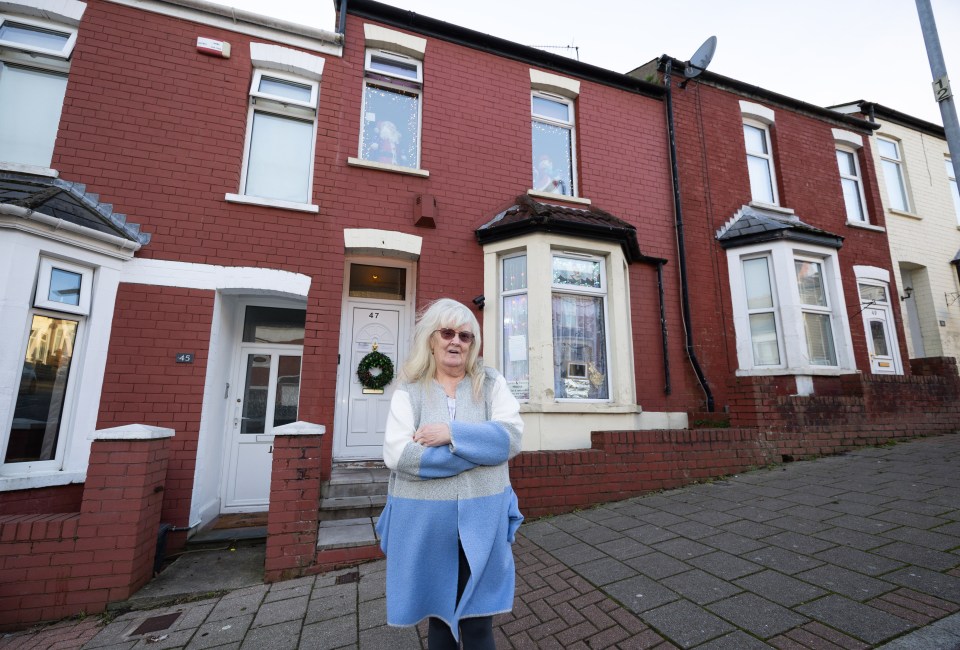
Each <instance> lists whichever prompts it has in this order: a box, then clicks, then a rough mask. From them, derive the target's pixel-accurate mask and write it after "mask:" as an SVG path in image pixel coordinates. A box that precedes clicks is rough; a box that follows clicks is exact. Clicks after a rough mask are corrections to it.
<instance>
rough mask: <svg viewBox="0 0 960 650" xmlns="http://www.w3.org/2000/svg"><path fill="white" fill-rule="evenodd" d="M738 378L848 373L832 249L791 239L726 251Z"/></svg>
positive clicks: (848, 348)
mask: <svg viewBox="0 0 960 650" xmlns="http://www.w3.org/2000/svg"><path fill="white" fill-rule="evenodd" d="M727 260H728V264H729V269H730V280H731V282H730V287H731V291H732V293H733V295H732V303H731V304H732V308H733V313H734V326H735V329H736V335H737V357H738V360H739V365H740V370H739V371H738V372H739V374H838V373H840V372H847V371H852V370H853V369H855V363H854V359H853V347H852V340H851V337H850V328H849V323H848V321H847V315H846V311H845V310H844V309H843V305H844V304H845V303H844V300H843V287H842V285H841V282H840V277H839V266H838V261H837V254H836V251H835V250H832V249H829V248H825V247H820V246H814V245H808V244H798V243H797V242H790V241H781V242H768V243H765V244H755V245H751V246H742V247H737V248H728V249H727Z"/></svg>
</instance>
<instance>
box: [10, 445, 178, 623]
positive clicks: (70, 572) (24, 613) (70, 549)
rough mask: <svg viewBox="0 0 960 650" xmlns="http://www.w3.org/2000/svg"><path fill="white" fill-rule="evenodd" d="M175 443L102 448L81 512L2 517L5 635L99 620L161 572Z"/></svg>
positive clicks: (94, 451)
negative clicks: (84, 617)
mask: <svg viewBox="0 0 960 650" xmlns="http://www.w3.org/2000/svg"><path fill="white" fill-rule="evenodd" d="M168 458H169V450H168V449H167V439H156V440H110V441H101V440H98V441H94V443H93V446H92V448H91V453H90V466H89V468H88V470H87V482H86V485H85V486H84V492H83V502H82V504H81V506H80V512H79V513H60V514H37V515H4V516H0V629H15V628H17V627H22V626H24V625H26V624H29V623H35V622H38V621H46V620H55V619H59V618H63V617H66V616H72V615H75V614H79V613H81V612H83V613H87V614H96V613H98V612H101V611H103V610H104V608H105V607H106V605H107V603H108V602H111V601H116V600H123V599H124V598H127V597H128V596H129V595H130V594H132V593H133V592H134V591H136V590H137V589H139V588H140V587H141V586H143V585H144V584H145V583H146V582H147V580H149V579H150V577H151V575H152V571H153V561H154V554H155V550H156V541H157V530H158V525H159V522H160V507H161V502H162V500H163V483H164V479H165V477H166V470H167V460H168Z"/></svg>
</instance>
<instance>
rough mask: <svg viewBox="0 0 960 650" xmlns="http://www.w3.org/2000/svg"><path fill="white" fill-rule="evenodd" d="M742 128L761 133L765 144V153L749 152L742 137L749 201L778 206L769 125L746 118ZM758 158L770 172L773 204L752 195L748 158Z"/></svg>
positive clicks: (778, 199) (778, 197) (778, 196)
mask: <svg viewBox="0 0 960 650" xmlns="http://www.w3.org/2000/svg"><path fill="white" fill-rule="evenodd" d="M743 126H749V127H752V128H755V129H758V130H759V131H761V132H762V133H763V139H764V143H765V144H766V147H767V151H766V153H764V152H762V151H751V150H750V149H748V148H747V142H746V137H745V136H744V150H745V151H746V155H747V178H748V179H749V180H750V199H751V201H753V202H755V203H759V204H761V205H780V194H779V192H778V190H777V166H776V164H775V161H774V156H773V140H772V138H771V137H770V124H768V123H766V122H763V121H760V120H756V119H749V118H746V119H744V120H743ZM751 157H753V158H759V159H760V160H763V161H765V162H766V164H767V169H768V170H769V172H770V195H771V197H772V199H773V203H770V202H768V201H765V200H762V199H759V198H757V197H755V196H754V195H753V184H754V183H753V179H752V178H751V177H750V163H749V160H750V158H751Z"/></svg>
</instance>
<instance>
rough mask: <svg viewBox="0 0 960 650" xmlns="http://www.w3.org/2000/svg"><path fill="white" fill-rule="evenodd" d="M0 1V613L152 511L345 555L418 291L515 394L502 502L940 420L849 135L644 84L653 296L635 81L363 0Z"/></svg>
mask: <svg viewBox="0 0 960 650" xmlns="http://www.w3.org/2000/svg"><path fill="white" fill-rule="evenodd" d="M4 7H5V8H4V9H3V10H2V11H0V21H2V22H0V227H2V228H3V230H2V231H0V232H2V233H3V235H2V237H0V260H5V262H3V265H2V266H0V280H2V284H3V286H4V287H6V288H5V291H4V295H3V297H2V299H0V310H2V318H0V334H2V335H0V341H2V343H0V453H2V455H3V456H2V460H3V463H2V465H0V585H2V586H0V625H11V624H17V623H23V622H28V621H34V620H42V619H50V618H56V617H59V616H64V615H67V614H71V613H76V612H78V611H81V610H84V611H87V612H93V611H99V610H100V609H102V608H103V607H104V605H105V604H106V603H107V602H109V601H111V600H119V599H123V598H125V597H126V596H128V595H129V594H130V593H131V592H132V591H134V590H135V589H137V588H139V586H141V585H142V584H143V583H144V582H145V581H146V580H147V579H148V578H149V576H150V573H151V569H152V566H153V559H154V549H155V547H156V544H157V536H156V531H157V529H158V527H159V526H160V524H161V523H163V524H165V527H164V530H166V531H168V532H167V539H166V543H167V545H168V547H169V548H171V549H175V548H179V547H181V546H183V545H184V544H185V543H186V541H187V539H188V537H191V536H194V535H196V534H197V533H198V532H199V531H202V530H203V529H204V528H206V527H208V526H209V525H210V524H211V523H212V522H214V521H215V520H216V519H217V518H218V517H221V516H223V515H227V514H233V513H249V512H260V511H268V513H269V514H268V538H267V566H266V569H267V578H268V579H277V578H280V577H284V576H290V575H296V574H301V573H305V572H315V571H319V570H322V569H323V568H324V567H327V566H330V565H333V564H336V563H342V562H351V561H356V560H358V559H362V558H364V557H369V556H370V555H371V554H372V553H375V552H376V551H375V550H372V549H371V547H369V546H368V547H361V548H353V547H346V548H339V549H338V548H328V547H327V546H329V545H327V546H325V545H324V535H325V533H324V529H323V527H322V526H321V525H320V523H319V520H320V518H321V515H320V512H319V511H320V509H321V496H322V493H323V494H324V495H326V494H332V492H329V491H328V490H329V487H326V486H331V485H333V484H334V483H335V481H332V480H331V479H332V477H334V475H335V470H339V469H340V468H342V467H344V466H345V465H352V466H354V467H356V466H357V465H361V464H364V463H367V462H368V461H372V460H376V459H378V458H379V456H380V444H381V441H382V427H383V423H384V421H385V414H386V411H385V409H386V407H387V404H388V402H389V397H390V386H389V385H388V386H387V387H386V388H385V389H383V391H382V392H379V391H377V390H375V389H370V388H369V387H365V386H364V385H361V383H360V382H359V380H358V378H357V373H356V370H357V366H358V364H359V363H360V361H361V360H362V359H363V358H364V357H365V356H366V355H367V354H369V353H370V352H371V351H373V350H377V351H380V352H383V353H384V354H386V355H387V356H388V357H389V358H390V359H391V360H392V363H393V365H394V366H395V367H399V365H400V364H402V362H403V360H404V354H405V349H406V347H407V346H408V344H409V341H410V338H411V333H412V329H413V322H414V316H415V311H416V309H417V308H418V307H420V306H422V305H424V304H425V303H427V302H429V301H430V300H433V299H435V298H438V297H441V296H450V297H453V298H456V299H458V300H461V301H463V302H465V303H466V304H471V303H472V304H474V305H475V306H476V308H477V310H478V316H479V317H480V320H481V322H482V324H483V329H484V332H483V334H484V356H485V358H486V360H487V363H488V365H492V366H495V367H497V368H499V369H500V370H501V371H502V372H503V373H504V375H505V376H506V378H507V380H508V382H509V383H510V385H511V387H512V389H513V390H514V392H515V394H516V395H517V397H518V398H520V399H521V401H522V404H523V406H522V413H523V417H524V420H525V425H526V430H525V441H524V449H525V453H524V454H521V456H520V457H518V458H517V460H516V461H515V462H514V473H515V484H516V487H517V490H518V493H519V494H520V496H521V501H522V506H523V507H524V509H525V510H526V511H527V513H528V514H529V515H533V516H536V515H540V514H545V513H548V512H560V511H564V510H570V509H572V508H575V507H581V506H584V505H589V504H591V503H597V502H601V501H607V500H611V499H615V498H622V497H624V496H627V495H631V494H637V493H640V492H642V491H646V490H651V489H657V488H663V487H671V486H676V485H680V484H683V483H685V482H689V481H692V480H697V479H700V478H705V477H709V476H715V475H720V474H723V473H728V472H732V471H737V470H739V469H742V468H743V467H747V466H751V465H758V464H763V463H767V462H776V461H779V460H780V459H781V457H783V456H799V455H806V454H813V453H828V452H830V451H833V450H836V449H839V448H845V447H849V446H852V445H855V444H864V443H869V442H875V441H878V440H884V439H887V438H889V437H893V436H896V435H916V434H918V433H932V432H936V431H942V430H951V429H952V427H953V426H954V425H953V424H952V422H953V419H951V418H954V419H955V412H950V409H952V408H953V407H952V406H948V405H947V404H948V401H949V400H952V399H954V398H955V397H956V393H957V386H956V384H957V382H956V379H955V376H956V370H955V368H954V369H951V368H947V369H946V371H944V369H943V368H942V367H940V366H938V362H937V361H935V360H934V361H927V362H926V363H925V365H923V366H922V370H923V373H919V372H914V371H912V370H911V368H910V367H908V366H907V365H906V364H905V360H906V355H905V354H903V353H902V350H903V347H902V345H903V344H902V339H903V335H902V327H901V326H900V321H899V318H900V314H899V308H898V307H899V306H898V304H897V303H898V301H897V300H896V299H895V293H891V287H890V280H889V273H890V268H891V266H890V258H889V252H888V251H889V248H888V246H887V245H886V240H885V233H884V230H883V223H882V218H883V215H882V212H881V211H880V210H879V208H877V207H876V206H879V200H878V198H877V187H876V177H875V174H874V170H873V167H872V163H871V158H870V156H865V155H863V154H862V151H863V148H865V147H869V141H868V138H867V136H868V135H869V133H870V128H871V125H870V124H869V123H866V122H864V121H862V120H859V119H857V118H854V117H850V116H845V115H840V114H837V113H832V112H830V111H827V110H824V109H819V108H816V107H812V106H809V105H807V104H803V103H802V102H798V101H796V100H792V99H789V98H785V97H781V96H778V95H774V94H772V93H768V92H766V91H763V90H761V89H757V88H752V87H748V86H745V85H743V84H740V83H739V82H736V81H734V80H729V79H724V78H721V77H718V76H715V75H710V74H709V73H706V74H704V75H703V76H702V77H701V79H699V80H698V81H696V82H693V83H691V84H690V85H688V86H687V87H686V88H685V89H679V88H677V87H673V88H672V91H671V92H672V95H671V96H672V98H673V99H672V101H673V105H674V107H675V108H674V113H675V117H674V119H675V125H676V132H677V152H678V161H679V170H680V173H679V179H680V184H681V188H682V190H681V192H680V208H681V210H682V214H683V215H684V222H685V225H684V226H683V229H682V233H683V236H684V237H685V241H686V253H685V257H686V260H685V263H686V269H687V272H686V293H685V292H684V289H683V285H684V282H683V278H682V277H681V274H680V272H679V268H680V264H679V263H678V262H679V260H678V253H677V242H678V234H677V233H678V228H677V223H676V221H677V220H676V219H675V205H674V191H673V185H672V175H671V164H670V163H671V147H670V140H669V138H668V113H667V111H666V110H665V101H664V100H665V90H664V87H663V85H662V84H661V83H660V80H659V78H658V77H657V72H656V70H655V68H656V65H652V66H651V68H650V69H649V70H647V71H645V74H643V75H640V76H642V77H644V78H646V76H649V78H650V81H646V80H643V79H641V78H640V76H631V75H624V74H619V73H615V72H611V71H607V70H603V69H599V68H596V67H593V66H590V65H587V64H583V63H580V62H577V61H573V60H570V59H566V58H563V57H559V56H556V55H552V54H548V53H545V52H542V51H540V50H536V49H532V48H529V47H525V46H521V45H517V44H514V43H510V42H507V41H503V40H501V39H497V38H494V37H490V36H487V35H484V34H480V33H477V32H473V31H470V30H468V29H465V28H462V27H459V26H455V25H450V24H447V23H443V22H440V21H437V20H433V19H430V18H427V17H423V16H418V15H416V14H411V13H410V12H406V11H402V10H399V9H395V8H392V7H388V6H385V5H381V4H379V3H376V2H371V1H369V0H351V2H350V3H349V5H348V9H347V15H345V16H341V17H340V28H339V33H333V32H326V31H322V30H315V29H310V28H305V27H302V26H296V25H291V24H287V23H283V22H282V21H277V20H274V19H267V18H263V17H259V16H255V15H251V14H245V13H244V12H240V11H234V10H231V9H228V8H223V7H219V6H217V5H212V4H207V3H205V2H203V1H202V0H90V1H89V2H79V1H78V0H14V1H13V2H12V3H6V4H4ZM638 74H640V73H638ZM25 97H27V98H43V100H44V101H43V102H41V104H42V105H43V106H44V107H46V108H49V110H46V109H45V110H44V111H38V110H36V105H37V104H38V102H36V101H26V100H24V99H22V98H25ZM757 146H759V149H757V148H755V147H757ZM841 151H842V152H848V153H850V154H851V155H852V156H853V158H852V159H850V160H852V163H851V164H852V165H853V166H852V167H850V168H848V170H847V173H846V175H844V173H843V172H842V167H840V168H838V160H842V159H843V157H842V156H841V157H840V158H837V156H840V153H839V152H841ZM787 152H789V155H788V154H787ZM841 164H842V163H841ZM850 169H853V170H854V172H855V173H853V174H851V173H849V170H850ZM847 181H853V182H854V188H853V190H858V191H859V192H860V194H859V195H858V196H859V197H860V199H861V205H862V206H866V208H867V209H868V213H869V214H871V215H876V216H875V217H873V218H866V219H861V221H862V223H853V222H852V221H856V219H852V217H851V216H850V214H851V213H849V212H848V211H847V210H849V209H850V203H849V201H850V200H852V197H854V196H855V194H852V193H849V192H852V191H853V190H849V191H848V194H845V193H844V192H845V191H847V190H846V188H847V187H848V186H849V185H850V183H849V182H847ZM764 183H766V186H764ZM845 196H848V199H849V200H848V201H847V202H845V201H844V197H845ZM685 300H686V301H688V302H689V305H690V309H689V310H686V311H685V310H684V307H683V304H684V301H685ZM873 312H877V314H875V315H874V314H873ZM871 318H873V320H870V319H871ZM685 322H689V323H690V324H691V325H692V327H691V328H688V331H687V332H685V330H684V325H683V324H684V323H685ZM874 323H879V325H875V324H874ZM687 335H689V338H687ZM884 337H885V338H884ZM881 341H883V342H884V343H885V345H886V347H885V348H883V350H879V349H878V346H879V345H880V342H881ZM881 351H885V353H886V354H880V352H881ZM688 357H692V358H693V360H692V362H691V359H689V358H688ZM881 357H882V358H881ZM883 363H887V364H889V365H883ZM940 365H942V364H940ZM918 369H920V366H918ZM948 372H952V374H949V376H947V374H945V373H948ZM937 373H940V375H942V376H933V375H937ZM914 374H926V375H930V376H924V377H914V376H913V375H914ZM887 375H889V376H887ZM875 376H876V377H880V378H881V379H882V381H879V383H878V382H874V381H873V379H872V378H873V377H875ZM878 386H879V387H878ZM884 391H886V392H884ZM917 394H921V395H923V396H924V400H926V401H925V402H924V405H923V408H919V407H918V408H916V409H915V411H914V412H913V414H905V412H898V413H896V416H897V417H896V418H893V419H892V415H891V411H890V408H889V406H890V400H889V399H888V398H889V397H890V396H903V395H917ZM831 400H833V401H831ZM844 400H845V401H844ZM841 401H842V403H843V404H844V408H843V409H841V410H840V411H837V410H836V409H835V407H836V405H837V404H838V403H840V402H841ZM945 414H946V415H945ZM924 418H926V419H924ZM938 418H939V419H938ZM894 420H895V421H896V423H894ZM703 422H706V423H712V424H714V425H724V428H720V429H709V430H703V429H697V430H693V429H692V427H693V425H695V424H698V423H699V424H700V425H701V426H702V424H703ZM731 424H732V425H733V428H730V427H729V425H731ZM758 425H763V426H762V427H760V426H758ZM827 425H829V426H827ZM818 427H820V428H823V430H822V431H821V430H820V429H818ZM827 429H829V431H828V430H827ZM811 433H813V434H815V435H810V434H811ZM812 440H814V441H815V442H811V441H812ZM360 471H361V472H362V471H368V468H362V469H361V470H360ZM598 475H603V476H604V480H602V481H598V480H597V476H598ZM372 480H373V479H371V481H372ZM322 486H325V487H324V488H323V492H322ZM370 505H371V506H375V505H376V501H375V499H371V500H370ZM370 514H371V513H366V514H365V515H364V516H365V517H366V518H367V523H366V524H360V525H361V526H366V528H367V529H369V528H370V525H369V515H370ZM318 548H319V549H320V550H319V551H318Z"/></svg>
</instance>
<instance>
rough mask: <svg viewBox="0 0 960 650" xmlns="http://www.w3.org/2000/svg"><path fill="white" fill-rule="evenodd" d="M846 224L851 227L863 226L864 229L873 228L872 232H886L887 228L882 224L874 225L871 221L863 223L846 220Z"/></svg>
mask: <svg viewBox="0 0 960 650" xmlns="http://www.w3.org/2000/svg"><path fill="white" fill-rule="evenodd" d="M847 225H848V226H850V227H851V228H863V229H864V230H873V231H874V232H887V229H886V228H884V227H883V226H875V225H873V224H872V223H865V222H863V221H848V222H847Z"/></svg>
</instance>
